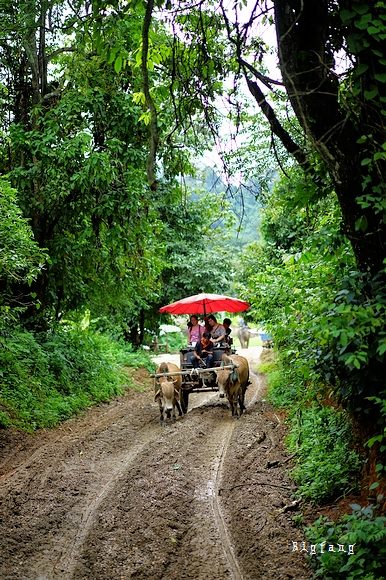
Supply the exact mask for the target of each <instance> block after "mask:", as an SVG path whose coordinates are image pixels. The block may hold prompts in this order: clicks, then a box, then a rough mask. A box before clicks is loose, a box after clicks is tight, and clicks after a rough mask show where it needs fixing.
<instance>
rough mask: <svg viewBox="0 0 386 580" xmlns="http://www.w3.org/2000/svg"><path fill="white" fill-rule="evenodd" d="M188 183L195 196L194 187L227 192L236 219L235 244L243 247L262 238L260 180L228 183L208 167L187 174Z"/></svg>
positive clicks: (186, 180) (232, 240) (195, 188)
mask: <svg viewBox="0 0 386 580" xmlns="http://www.w3.org/2000/svg"><path fill="white" fill-rule="evenodd" d="M185 182H186V185H187V187H188V189H189V190H190V192H191V195H192V197H193V198H194V196H195V193H194V192H195V190H196V191H199V190H201V191H207V192H209V193H215V194H225V196H226V199H227V200H228V201H229V202H230V204H231V208H232V211H233V213H234V215H235V218H236V219H235V224H234V226H233V228H232V229H233V235H232V237H231V239H230V243H231V244H232V245H234V246H235V247H237V248H240V249H241V248H242V247H243V246H244V245H246V244H249V243H250V242H253V241H255V240H257V239H259V236H260V234H259V227H260V209H261V202H260V201H259V199H258V196H259V193H260V190H261V188H260V185H259V184H258V183H257V182H250V183H247V184H245V185H234V184H226V183H225V182H224V181H223V179H222V177H221V176H220V175H218V173H216V172H215V171H214V170H213V169H212V168H210V167H205V168H204V169H203V170H201V172H200V174H199V175H198V176H196V177H186V178H185Z"/></svg>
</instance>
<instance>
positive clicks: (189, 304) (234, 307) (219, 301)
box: [159, 294, 249, 316]
mask: <svg viewBox="0 0 386 580" xmlns="http://www.w3.org/2000/svg"><path fill="white" fill-rule="evenodd" d="M247 308H249V304H248V302H244V300H239V299H238V298H231V297H230V296H223V295H221V294H196V295H195V296H188V297H187V298H183V299H182V300H177V302H173V303H172V304H168V305H167V306H162V308H160V309H159V311H160V312H161V313H165V312H168V313H169V314H204V316H205V315H206V314H210V313H211V312H242V311H243V310H247Z"/></svg>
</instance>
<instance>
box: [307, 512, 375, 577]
mask: <svg viewBox="0 0 386 580" xmlns="http://www.w3.org/2000/svg"><path fill="white" fill-rule="evenodd" d="M351 507H352V509H353V513H352V514H350V515H345V516H343V517H342V518H341V519H340V520H339V521H338V522H337V523H334V522H331V521H329V520H328V519H327V518H325V517H323V516H322V517H320V518H319V519H317V520H316V521H315V522H314V523H313V525H312V526H309V527H308V528H306V530H305V532H306V537H307V539H308V540H309V541H310V542H311V543H312V544H321V543H323V542H326V544H327V545H328V544H334V545H335V546H337V544H341V545H342V544H343V545H344V546H346V551H347V546H348V545H354V548H353V551H354V554H351V555H350V554H347V553H344V552H342V551H341V552H339V551H335V552H330V551H325V552H324V553H323V554H321V553H317V554H316V555H313V556H311V557H310V563H311V565H312V566H313V567H314V569H315V577H316V578H323V579H324V580H339V579H342V580H350V579H354V578H358V579H361V580H382V579H384V578H385V575H384V572H382V571H384V570H386V525H385V524H386V517H384V516H379V515H377V511H378V506H367V507H363V508H362V507H361V506H359V505H356V504H353V505H352V506H351Z"/></svg>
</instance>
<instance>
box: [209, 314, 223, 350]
mask: <svg viewBox="0 0 386 580" xmlns="http://www.w3.org/2000/svg"><path fill="white" fill-rule="evenodd" d="M207 321H208V325H209V326H210V336H211V341H212V344H213V345H214V346H215V345H217V344H221V343H222V342H223V341H224V340H225V339H226V336H227V333H226V330H225V327H224V326H223V325H222V324H219V323H218V322H217V319H216V317H215V316H214V315H213V314H209V316H208V317H207Z"/></svg>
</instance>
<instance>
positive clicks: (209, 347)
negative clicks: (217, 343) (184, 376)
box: [191, 332, 214, 369]
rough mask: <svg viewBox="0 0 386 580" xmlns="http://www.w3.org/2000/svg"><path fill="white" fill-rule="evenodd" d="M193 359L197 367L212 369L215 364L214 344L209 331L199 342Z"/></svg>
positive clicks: (193, 363)
mask: <svg viewBox="0 0 386 580" xmlns="http://www.w3.org/2000/svg"><path fill="white" fill-rule="evenodd" d="M191 361H192V366H193V368H195V369H196V368H198V367H203V368H207V369H210V368H212V367H213V366H214V357H213V344H212V341H211V339H210V333H209V332H204V334H203V335H202V337H201V339H200V340H199V341H198V342H197V344H196V346H195V347H194V351H193V354H192V359H191Z"/></svg>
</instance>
